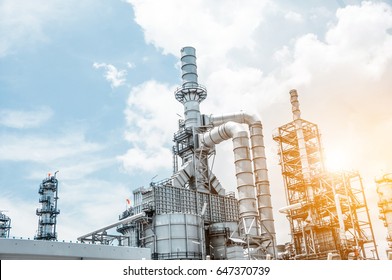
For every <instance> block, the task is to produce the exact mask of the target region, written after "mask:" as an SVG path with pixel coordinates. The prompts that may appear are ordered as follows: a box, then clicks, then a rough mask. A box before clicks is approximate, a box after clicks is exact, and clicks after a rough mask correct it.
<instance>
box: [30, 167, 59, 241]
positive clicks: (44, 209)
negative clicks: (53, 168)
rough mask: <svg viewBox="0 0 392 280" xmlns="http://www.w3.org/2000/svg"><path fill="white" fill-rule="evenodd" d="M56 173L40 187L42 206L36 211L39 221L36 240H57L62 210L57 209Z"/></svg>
mask: <svg viewBox="0 0 392 280" xmlns="http://www.w3.org/2000/svg"><path fill="white" fill-rule="evenodd" d="M56 173H57V172H56ZM56 173H55V174H54V176H51V175H50V174H49V175H48V177H47V178H45V179H44V180H43V181H42V183H41V185H40V187H39V191H38V193H39V194H40V198H39V202H40V203H41V204H42V206H41V208H40V209H37V211H36V214H37V216H38V217H39V219H38V230H37V235H36V236H35V237H34V239H37V240H57V232H56V218H57V215H58V214H60V210H59V209H57V200H58V196H57V192H58V180H57V179H56Z"/></svg>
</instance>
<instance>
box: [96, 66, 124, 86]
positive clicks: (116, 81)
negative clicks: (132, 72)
mask: <svg viewBox="0 0 392 280" xmlns="http://www.w3.org/2000/svg"><path fill="white" fill-rule="evenodd" d="M93 67H94V68H95V69H100V68H103V69H105V71H106V72H105V75H104V77H105V78H106V80H107V81H108V82H109V83H110V86H111V87H112V88H116V87H119V86H122V85H124V84H125V82H126V80H127V79H126V75H127V70H118V69H117V68H116V67H115V66H113V65H112V64H106V63H97V62H95V63H94V64H93ZM128 68H131V67H130V65H129V63H128Z"/></svg>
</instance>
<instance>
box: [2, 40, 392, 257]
mask: <svg viewBox="0 0 392 280" xmlns="http://www.w3.org/2000/svg"><path fill="white" fill-rule="evenodd" d="M181 71H182V85H181V86H180V87H178V88H177V89H176V90H175V92H174V97H175V98H176V100H177V101H179V102H180V103H181V104H182V105H183V107H184V117H183V119H180V120H178V130H177V131H176V132H175V133H174V135H173V142H174V145H173V147H172V156H173V157H172V159H168V162H169V163H170V162H172V163H173V173H172V174H171V176H170V177H169V178H167V179H164V180H161V181H158V182H151V183H149V185H148V186H146V187H140V186H138V187H137V188H136V189H135V190H134V191H133V199H132V201H133V205H132V206H130V205H128V206H127V208H126V210H125V211H124V212H122V213H121V214H120V216H119V219H118V221H116V222H114V223H112V224H109V225H106V226H103V227H101V228H99V229H96V230H94V231H92V232H89V233H87V234H84V235H82V236H80V237H78V241H77V242H76V243H72V242H64V241H63V242H58V241H57V232H56V223H57V215H58V214H59V213H60V211H59V210H58V208H57V200H58V180H57V178H56V173H57V172H56V173H54V175H53V176H52V175H50V174H49V175H48V177H47V178H45V179H44V180H43V181H42V183H41V185H40V187H39V194H40V198H39V202H40V203H41V208H39V209H37V211H36V214H37V215H38V216H39V221H38V230H37V234H36V236H35V237H34V239H35V240H15V239H14V238H13V239H10V238H8V237H9V230H10V228H11V227H10V219H9V218H8V217H7V216H5V215H4V214H3V213H1V212H0V237H5V238H0V259H155V260H178V259H186V260H201V259H215V260H226V259H227V260H242V259H249V260H251V259H252V260H264V259H290V260H293V259H299V260H304V259H378V252H377V247H376V243H375V241H374V234H373V229H372V225H371V222H370V217H369V211H368V207H367V203H366V197H365V194H364V188H363V185H362V179H361V177H360V175H359V173H358V172H338V173H332V172H328V171H327V170H326V169H325V167H324V160H323V152H322V146H321V139H320V138H321V137H320V133H319V130H318V127H317V125H316V124H313V123H311V122H308V121H306V120H303V119H302V118H301V114H300V109H299V102H298V94H297V92H296V91H295V90H292V91H291V92H290V95H291V103H292V111H293V116H294V120H293V121H292V122H290V123H288V124H285V125H283V126H281V127H279V128H278V130H277V132H276V133H275V134H274V137H273V138H274V140H275V141H276V142H277V143H278V145H279V155H280V165H281V169H282V175H283V178H284V185H285V195H286V202H287V206H286V207H284V208H282V209H280V210H279V212H281V213H283V214H285V215H286V216H287V218H288V221H289V224H290V234H291V241H290V242H288V243H286V244H285V245H277V244H276V232H275V225H274V218H273V210H272V203H271V194H270V183H269V179H268V171H267V163H266V156H265V147H264V136H263V127H262V123H261V121H260V118H259V117H258V116H257V115H254V114H249V113H245V112H242V111H241V112H237V113H229V114H223V115H212V114H202V113H201V111H200V104H201V102H202V101H203V100H205V99H206V97H207V89H206V88H205V87H204V86H202V85H200V84H199V83H198V75H197V66H196V53H195V49H194V48H193V47H185V48H183V49H182V50H181ZM229 139H231V142H232V145H233V154H234V162H233V166H234V168H233V169H234V170H235V174H233V178H234V177H235V179H236V192H228V191H226V190H225V188H224V186H222V185H221V183H220V181H219V180H218V178H217V177H216V176H215V174H214V172H213V167H214V162H215V156H219V155H216V154H217V151H216V146H217V145H219V144H220V143H222V142H223V141H226V140H229ZM377 183H378V192H379V194H380V204H379V205H380V208H381V210H382V214H383V215H384V218H385V221H386V225H387V227H388V241H390V242H392V240H391V237H392V216H391V215H392V214H391V213H392V210H391V209H392V202H391V201H392V200H391V199H392V177H391V176H389V175H388V176H384V177H383V179H380V180H379V181H377ZM108 245H110V246H108Z"/></svg>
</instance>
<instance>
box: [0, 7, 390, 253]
mask: <svg viewBox="0 0 392 280" xmlns="http://www.w3.org/2000/svg"><path fill="white" fill-rule="evenodd" d="M391 5H392V4H391V1H369V2H361V1H344V0H339V1H326V0H324V1H322V0H318V1H311V3H307V2H306V1H288V0H279V1H268V0H262V1H260V0H257V1H256V0H248V1H234V0H232V1H231V0H230V1H222V0H217V1H207V0H200V1H179V0H171V1H149V0H144V1H138V0H129V1H120V0H118V1H117V0H106V1H93V0H82V1H77V0H70V1H61V0H54V1H44V0H34V1H27V0H2V1H0V190H1V196H0V209H2V210H7V211H8V212H6V214H7V215H8V216H10V217H11V218H12V226H13V228H12V229H11V235H12V236H18V237H19V236H20V237H31V238H32V237H33V236H34V234H35V231H36V229H37V221H38V218H37V217H36V216H35V209H36V208H37V207H39V204H38V187H39V184H40V182H41V180H42V179H43V178H45V176H46V174H47V173H48V172H52V173H53V172H54V171H56V170H59V173H58V179H59V180H60V189H59V197H60V200H59V208H60V210H61V214H60V215H59V217H58V235H59V239H65V240H75V239H76V238H77V237H78V236H80V235H82V234H84V233H86V232H90V231H92V230H94V229H96V228H99V227H101V226H104V225H106V224H109V223H112V222H114V221H115V220H117V218H118V214H119V213H120V212H121V211H122V210H123V209H124V208H125V199H126V198H128V197H131V192H132V190H133V189H135V188H137V187H139V186H143V185H147V184H148V183H149V182H150V180H151V178H153V177H155V176H156V177H155V180H159V179H164V178H167V177H170V175H171V172H172V158H171V152H170V149H171V145H172V144H171V140H172V134H173V132H175V131H176V129H177V127H176V126H177V119H178V114H179V115H182V113H183V111H182V110H183V109H182V106H181V104H179V103H178V102H177V101H176V100H175V99H174V95H173V92H174V89H175V88H176V87H177V86H178V85H179V84H180V83H181V80H180V70H179V52H180V49H181V48H182V47H183V46H186V45H192V46H194V47H195V48H196V51H197V57H198V70H199V82H200V83H201V84H203V85H206V86H207V88H208V97H207V99H206V100H205V101H204V102H203V103H202V104H201V110H202V113H206V114H219V113H229V112H235V111H239V110H244V111H248V112H251V113H253V112H255V113H258V114H259V115H260V116H261V118H262V120H263V125H264V136H265V139H266V148H267V157H268V167H269V171H270V175H269V176H270V180H271V186H272V190H271V191H272V199H273V206H274V209H275V211H274V215H275V220H276V223H277V225H276V227H277V230H278V241H280V242H286V241H288V240H289V235H288V227H287V222H286V219H285V217H281V216H280V215H279V214H278V212H277V209H279V208H280V207H282V206H284V204H285V202H284V190H283V182H282V178H281V176H280V169H279V165H278V158H277V155H276V151H277V147H276V144H275V143H274V142H273V141H272V133H273V130H274V129H275V128H277V127H278V126H280V125H282V124H284V123H287V122H289V121H291V112H290V110H291V107H290V103H289V97H288V92H289V90H290V89H292V88H297V90H298V92H299V100H300V104H301V109H302V112H303V114H302V116H303V118H305V119H307V120H309V121H312V122H315V123H317V124H318V125H319V127H320V129H321V132H322V137H323V144H324V148H325V152H326V156H327V158H328V160H329V162H330V164H331V165H333V166H334V167H337V166H338V167H341V168H345V169H356V170H359V171H360V172H361V174H362V176H363V178H364V182H365V183H366V185H367V192H368V198H369V201H370V202H369V204H371V205H372V206H371V207H372V208H371V214H372V217H373V220H372V222H373V224H374V226H375V227H376V228H377V231H376V233H377V238H378V240H379V243H380V244H381V245H380V248H383V247H385V241H384V237H385V235H386V229H385V228H383V227H382V222H381V221H379V220H378V219H377V215H378V209H377V206H376V202H377V195H376V193H375V186H374V177H375V176H377V175H379V174H380V173H382V172H391V170H392V160H391V159H392V151H390V149H388V147H389V146H390V142H391V140H392V139H391V138H392V135H391V133H390V131H391V129H392V116H391V114H390V104H392V95H391V94H390V89H391V86H392V81H391V79H390V77H391V74H392V6H391ZM381 135H382V136H381ZM231 162H232V155H231V147H230V145H229V144H223V145H222V147H219V149H218V154H217V159H216V163H215V166H216V167H215V168H216V170H215V174H216V175H217V176H218V177H219V179H220V180H221V182H222V183H223V185H224V186H226V188H227V189H228V190H234V189H235V187H234V182H235V180H234V172H233V170H234V166H233V165H232V164H231ZM340 165H342V166H340ZM380 251H381V252H380V254H383V250H380Z"/></svg>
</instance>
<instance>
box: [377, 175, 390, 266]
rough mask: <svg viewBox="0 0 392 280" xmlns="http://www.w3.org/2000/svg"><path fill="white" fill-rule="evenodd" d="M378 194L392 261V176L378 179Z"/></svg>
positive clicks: (388, 251) (388, 252) (388, 253)
mask: <svg viewBox="0 0 392 280" xmlns="http://www.w3.org/2000/svg"><path fill="white" fill-rule="evenodd" d="M376 184H377V193H378V196H379V202H378V207H379V209H380V219H381V220H382V221H384V226H385V227H386V228H387V238H386V239H387V242H388V248H387V252H386V253H387V256H388V259H389V260H392V174H391V173H389V174H385V175H383V176H382V177H380V178H377V179H376Z"/></svg>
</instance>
